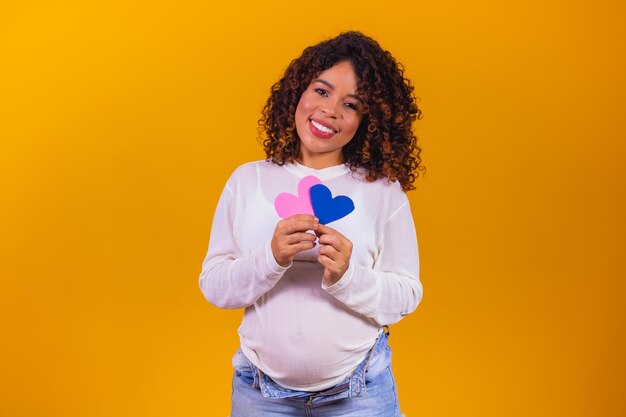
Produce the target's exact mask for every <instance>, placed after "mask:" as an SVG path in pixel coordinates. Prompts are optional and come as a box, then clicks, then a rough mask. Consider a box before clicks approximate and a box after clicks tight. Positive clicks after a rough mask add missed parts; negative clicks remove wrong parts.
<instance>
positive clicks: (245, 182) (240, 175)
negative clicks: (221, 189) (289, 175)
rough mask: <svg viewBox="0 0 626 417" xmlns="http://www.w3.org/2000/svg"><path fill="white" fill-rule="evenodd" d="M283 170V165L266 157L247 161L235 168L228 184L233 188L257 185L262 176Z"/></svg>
mask: <svg viewBox="0 0 626 417" xmlns="http://www.w3.org/2000/svg"><path fill="white" fill-rule="evenodd" d="M282 170H284V168H283V167H282V166H280V165H277V164H275V163H273V162H271V161H266V160H264V159H262V160H259V161H251V162H246V163H245V164H242V165H239V166H238V167H237V168H235V170H234V171H233V173H232V174H231V175H230V178H229V179H228V182H227V185H228V187H230V188H231V189H233V190H235V189H238V188H241V187H245V188H248V187H251V186H254V187H256V186H257V184H258V183H259V181H260V180H261V179H262V178H265V177H267V176H268V175H270V174H271V173H272V172H280V171H282Z"/></svg>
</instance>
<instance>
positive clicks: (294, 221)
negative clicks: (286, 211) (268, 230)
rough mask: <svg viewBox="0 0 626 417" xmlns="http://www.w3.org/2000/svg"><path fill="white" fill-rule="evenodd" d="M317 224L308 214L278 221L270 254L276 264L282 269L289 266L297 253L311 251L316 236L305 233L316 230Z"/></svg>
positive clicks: (317, 220) (316, 220)
mask: <svg viewBox="0 0 626 417" xmlns="http://www.w3.org/2000/svg"><path fill="white" fill-rule="evenodd" d="M318 224H319V219H318V218H317V217H315V216H313V215H310V214H296V215H294V216H291V217H287V218H285V219H283V220H281V221H279V222H278V224H276V229H274V236H272V254H273V255H274V259H276V262H278V264H279V265H280V266H283V267H286V266H289V265H290V264H291V262H292V261H293V257H294V256H295V255H296V254H297V253H299V252H303V251H305V250H309V249H313V248H314V247H315V240H316V239H317V236H316V235H315V234H313V233H306V231H307V230H313V231H315V230H317V227H318Z"/></svg>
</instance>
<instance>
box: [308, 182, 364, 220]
mask: <svg viewBox="0 0 626 417" xmlns="http://www.w3.org/2000/svg"><path fill="white" fill-rule="evenodd" d="M309 195H310V196H311V206H312V207H313V213H315V216H316V217H317V218H318V219H320V223H321V224H327V223H330V222H334V221H335V220H339V219H341V218H342V217H345V216H347V215H348V214H350V213H352V211H353V210H354V203H353V202H352V200H351V199H350V197H348V196H345V195H338V196H337V197H335V198H333V196H332V194H331V192H330V190H329V189H328V187H327V186H325V185H324V184H317V185H314V186H312V187H311V189H310V190H309Z"/></svg>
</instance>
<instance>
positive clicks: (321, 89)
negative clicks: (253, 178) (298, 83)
mask: <svg viewBox="0 0 626 417" xmlns="http://www.w3.org/2000/svg"><path fill="white" fill-rule="evenodd" d="M357 87H358V82H357V77H356V74H355V73H354V69H353V68H352V64H351V63H350V62H348V61H343V62H340V63H338V64H336V65H335V66H333V67H331V68H329V69H327V70H326V71H324V72H322V73H321V74H320V75H319V76H317V77H316V78H314V79H313V81H311V83H310V84H309V86H308V87H307V89H306V90H305V91H304V93H302V97H300V101H299V102H298V107H297V108H296V116H295V118H296V130H297V132H298V136H299V138H300V153H299V155H298V161H299V162H300V163H301V164H303V165H305V166H308V167H311V168H317V169H321V168H327V167H330V166H334V165H339V164H341V163H343V162H344V160H343V154H342V153H341V150H342V148H343V147H344V146H345V145H346V144H347V143H348V142H350V140H351V139H352V137H353V136H354V134H355V133H356V131H357V129H358V128H359V124H360V123H361V120H362V118H363V102H362V101H361V100H360V99H359V97H358V96H357V94H356V90H357Z"/></svg>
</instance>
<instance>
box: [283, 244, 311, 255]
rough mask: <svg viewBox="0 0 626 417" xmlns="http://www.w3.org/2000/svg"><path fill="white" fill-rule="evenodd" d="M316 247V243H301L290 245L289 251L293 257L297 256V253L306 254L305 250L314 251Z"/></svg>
mask: <svg viewBox="0 0 626 417" xmlns="http://www.w3.org/2000/svg"><path fill="white" fill-rule="evenodd" d="M314 247H315V242H301V243H296V244H295V245H289V251H290V252H291V255H295V254H296V253H300V252H304V251H305V250H309V249H313V248H314Z"/></svg>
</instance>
